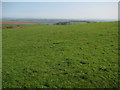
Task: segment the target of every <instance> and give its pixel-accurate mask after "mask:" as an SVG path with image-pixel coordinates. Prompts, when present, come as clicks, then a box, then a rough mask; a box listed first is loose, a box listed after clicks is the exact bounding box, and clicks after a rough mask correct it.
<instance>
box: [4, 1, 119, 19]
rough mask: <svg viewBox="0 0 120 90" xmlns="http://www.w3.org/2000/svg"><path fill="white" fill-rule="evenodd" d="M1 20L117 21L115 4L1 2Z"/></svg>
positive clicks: (116, 6)
mask: <svg viewBox="0 0 120 90" xmlns="http://www.w3.org/2000/svg"><path fill="white" fill-rule="evenodd" d="M2 11H3V13H2V14H3V18H63V19H118V3H117V2H56V3H55V2H3V3H2Z"/></svg>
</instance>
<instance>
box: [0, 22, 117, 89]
mask: <svg viewBox="0 0 120 90" xmlns="http://www.w3.org/2000/svg"><path fill="white" fill-rule="evenodd" d="M19 26H20V27H21V28H5V29H3V31H2V33H3V35H2V44H3V45H2V58H3V60H2V72H3V75H2V79H3V80H2V83H3V88H117V87H118V22H103V23H89V24H80V25H40V24H39V25H38V24H32V25H19Z"/></svg>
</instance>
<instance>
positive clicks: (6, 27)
mask: <svg viewBox="0 0 120 90" xmlns="http://www.w3.org/2000/svg"><path fill="white" fill-rule="evenodd" d="M13 28H21V26H20V25H5V26H2V29H13Z"/></svg>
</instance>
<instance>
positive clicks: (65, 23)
mask: <svg viewBox="0 0 120 90" xmlns="http://www.w3.org/2000/svg"><path fill="white" fill-rule="evenodd" d="M69 24H70V22H58V23H55V24H54V25H69Z"/></svg>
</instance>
